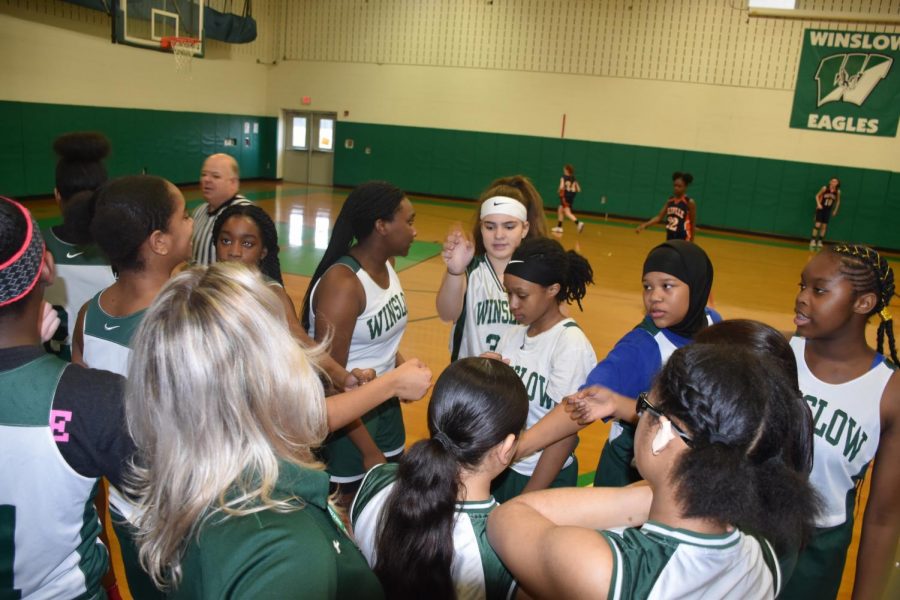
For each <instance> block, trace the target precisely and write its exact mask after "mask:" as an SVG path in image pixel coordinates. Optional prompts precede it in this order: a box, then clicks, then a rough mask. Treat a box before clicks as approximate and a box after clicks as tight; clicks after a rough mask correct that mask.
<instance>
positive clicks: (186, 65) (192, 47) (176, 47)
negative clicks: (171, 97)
mask: <svg viewBox="0 0 900 600" xmlns="http://www.w3.org/2000/svg"><path fill="white" fill-rule="evenodd" d="M171 46H172V54H174V55H175V70H176V71H177V72H179V73H184V74H187V75H190V73H191V65H192V64H193V63H194V54H195V53H197V52H200V49H201V46H200V42H195V41H193V40H187V41H182V40H173V41H172V43H171Z"/></svg>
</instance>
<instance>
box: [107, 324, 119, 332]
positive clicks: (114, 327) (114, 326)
mask: <svg viewBox="0 0 900 600" xmlns="http://www.w3.org/2000/svg"><path fill="white" fill-rule="evenodd" d="M119 327H121V325H113V326H112V327H110V326H109V324H107V323H104V324H103V329H105V330H107V331H112V330H113V329H118V328H119Z"/></svg>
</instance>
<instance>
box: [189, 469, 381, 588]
mask: <svg viewBox="0 0 900 600" xmlns="http://www.w3.org/2000/svg"><path fill="white" fill-rule="evenodd" d="M279 471H280V472H279V475H278V482H277V483H276V484H275V489H274V491H273V493H272V495H273V497H275V498H292V499H294V500H293V503H294V504H295V505H296V506H298V507H301V508H299V510H294V511H291V512H276V511H274V510H264V511H260V512H257V513H253V514H250V515H245V516H240V517H234V516H231V517H228V518H227V519H226V518H223V515H221V514H216V515H213V516H212V517H211V518H210V519H209V520H206V521H204V522H203V524H202V525H201V526H200V531H199V535H192V536H191V538H190V542H189V543H188V546H187V549H186V551H185V553H184V559H183V560H182V565H181V566H182V580H181V583H180V585H179V586H178V588H177V589H176V590H175V591H174V593H173V594H171V597H172V598H177V599H194V598H196V599H210V600H213V599H215V600H219V599H226V598H234V599H243V598H316V599H320V598H321V599H327V598H348V599H349V598H353V599H366V598H383V597H384V594H383V593H382V590H381V584H380V583H379V581H378V579H377V578H376V577H375V575H374V574H373V573H372V571H371V569H369V566H368V565H367V564H366V561H365V559H364V558H363V557H362V555H361V554H360V552H359V549H358V548H357V547H356V545H355V544H354V543H353V540H351V539H350V537H349V536H348V535H347V533H346V531H345V530H344V528H343V524H342V523H341V520H340V518H339V517H338V516H337V515H336V514H335V513H334V511H333V510H332V509H331V507H330V505H329V504H328V475H327V474H326V473H325V472H323V471H313V470H311V469H305V468H302V467H299V466H297V465H294V464H291V463H287V462H280V463H279Z"/></svg>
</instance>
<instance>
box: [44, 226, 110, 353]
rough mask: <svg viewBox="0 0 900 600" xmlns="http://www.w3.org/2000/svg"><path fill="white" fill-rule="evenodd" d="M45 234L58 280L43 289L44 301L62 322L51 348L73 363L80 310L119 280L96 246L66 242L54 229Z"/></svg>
mask: <svg viewBox="0 0 900 600" xmlns="http://www.w3.org/2000/svg"><path fill="white" fill-rule="evenodd" d="M43 235H44V241H45V242H46V244H47V250H48V251H49V252H50V254H52V255H53V261H54V262H55V263H56V279H55V280H54V281H53V285H50V286H48V287H47V289H45V290H44V300H46V301H47V302H49V303H50V304H52V305H53V308H55V309H56V311H57V313H58V314H59V320H60V324H59V329H58V330H57V333H56V335H54V336H53V339H52V340H51V341H50V347H51V349H52V350H53V353H54V354H57V355H58V356H59V357H60V358H64V359H65V360H71V358H72V334H73V333H74V332H75V321H76V320H77V318H78V311H79V310H81V307H82V306H84V303H85V302H87V301H88V300H90V299H91V297H93V295H94V294H96V293H97V292H99V291H100V290H103V289H106V288H108V287H109V286H111V285H112V284H113V283H115V281H116V278H115V275H114V274H113V271H112V267H110V266H109V261H108V260H107V259H106V257H105V256H103V254H102V253H101V252H100V249H99V248H97V247H96V246H93V245H88V246H76V245H74V244H69V243H67V242H64V241H62V240H61V239H59V238H58V237H57V236H56V234H55V233H54V232H53V229H52V228H47V229H44V230H43Z"/></svg>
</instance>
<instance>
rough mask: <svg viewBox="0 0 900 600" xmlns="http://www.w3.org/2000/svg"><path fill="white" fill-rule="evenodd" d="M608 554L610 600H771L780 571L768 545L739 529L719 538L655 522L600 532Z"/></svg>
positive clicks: (776, 591)
mask: <svg viewBox="0 0 900 600" xmlns="http://www.w3.org/2000/svg"><path fill="white" fill-rule="evenodd" d="M600 535H602V536H603V538H604V539H605V540H606V542H607V543H608V544H609V545H610V548H611V549H612V555H613V569H612V578H611V579H610V584H609V593H608V595H607V597H608V598H610V600H617V599H618V598H646V599H647V600H662V599H663V598H709V599H713V598H740V599H741V600H755V599H763V598H774V597H775V596H776V595H778V592H779V590H780V589H781V572H780V571H779V568H778V561H777V559H776V557H775V552H774V550H773V549H772V546H771V545H769V543H768V542H767V541H766V540H764V539H762V538H756V537H753V536H750V535H747V534H745V533H743V532H741V531H740V530H739V529H735V530H733V531H731V532H730V533H725V534H720V535H708V534H701V533H694V532H692V531H688V530H685V529H673V528H671V527H667V526H665V525H663V524H661V523H657V522H655V521H648V522H647V523H646V524H645V525H644V526H643V527H641V528H640V529H638V528H628V529H624V530H621V529H620V530H610V531H602V532H600Z"/></svg>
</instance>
